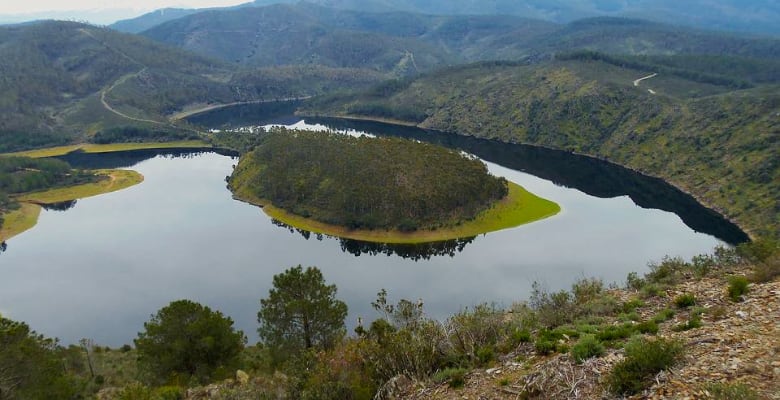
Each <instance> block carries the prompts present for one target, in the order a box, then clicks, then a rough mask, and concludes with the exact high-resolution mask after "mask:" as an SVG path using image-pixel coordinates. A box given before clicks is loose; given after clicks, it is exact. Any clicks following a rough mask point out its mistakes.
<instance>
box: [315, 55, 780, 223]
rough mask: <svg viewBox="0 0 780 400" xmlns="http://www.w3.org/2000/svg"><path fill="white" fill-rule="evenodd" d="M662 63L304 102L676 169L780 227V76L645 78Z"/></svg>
mask: <svg viewBox="0 0 780 400" xmlns="http://www.w3.org/2000/svg"><path fill="white" fill-rule="evenodd" d="M653 72H654V71H653V70H643V69H631V68H625V67H620V66H616V65H613V64H611V63H608V62H605V61H603V60H588V59H586V58H585V59H571V60H559V61H554V62H550V63H545V64H540V65H532V66H524V65H519V64H512V63H485V64H477V65H471V66H466V67H456V68H452V69H449V70H446V71H443V72H440V73H435V74H429V75H426V76H424V77H421V78H419V79H415V80H412V81H406V82H398V83H396V84H395V85H384V86H382V87H380V88H375V89H374V90H372V91H370V92H366V93H364V94H362V95H357V96H333V97H329V98H323V99H320V100H319V101H318V102H316V103H313V104H312V105H311V106H310V107H309V108H308V109H305V110H302V111H303V113H305V114H330V115H346V116H353V117H367V118H380V119H392V120H402V121H404V122H410V123H414V124H417V125H419V126H421V127H425V128H431V129H439V130H444V131H451V132H456V133H460V134H464V135H473V136H477V137H485V138H493V139H498V140H503V141H507V142H521V143H530V144H537V145H542V146H548V147H553V148H558V149H563V150H570V151H574V152H578V153H584V154H588V155H592V156H596V157H599V158H604V159H608V160H610V161H613V162H616V163H618V164H621V165H625V166H628V167H631V168H634V169H637V170H639V171H641V172H644V173H646V174H649V175H653V176H658V177H661V178H664V179H666V180H667V181H669V182H671V183H673V184H675V185H676V186H678V187H680V188H682V189H683V190H684V191H686V192H688V193H691V194H693V195H694V196H696V197H697V198H698V199H699V200H700V201H702V202H703V203H704V204H706V205H708V206H710V207H713V208H715V209H716V210H718V211H720V212H721V213H723V214H725V215H726V216H727V217H728V218H731V219H732V220H734V221H736V222H737V223H738V224H739V225H740V226H742V227H743V229H746V230H747V231H748V232H749V233H751V234H753V235H755V236H770V237H777V236H778V227H780V203H778V199H780V165H779V164H778V158H777V155H778V154H780V149H779V148H778V147H779V146H780V145H779V144H778V140H777V139H778V137H780V135H778V128H777V127H778V115H777V108H778V104H780V95H779V94H778V93H779V92H778V90H777V85H776V84H773V85H763V86H762V85H759V86H755V87H753V88H751V89H746V90H736V91H735V90H733V89H731V88H729V87H727V86H721V85H715V84H711V83H704V82H697V81H692V80H689V79H684V78H681V77H679V76H675V75H658V76H655V77H652V78H649V79H646V80H638V79H640V78H643V77H648V76H650V75H651V74H652V73H653ZM637 80H638V81H637ZM700 80H701V81H705V79H700ZM635 81H636V83H634V82H635Z"/></svg>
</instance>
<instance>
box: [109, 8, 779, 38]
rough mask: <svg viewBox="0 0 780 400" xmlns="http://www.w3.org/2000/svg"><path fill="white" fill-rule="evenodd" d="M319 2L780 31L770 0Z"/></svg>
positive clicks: (159, 18) (125, 25)
mask: <svg viewBox="0 0 780 400" xmlns="http://www.w3.org/2000/svg"><path fill="white" fill-rule="evenodd" d="M308 2H309V3H312V4H316V5H319V6H324V7H330V8H337V9H342V10H353V11H363V12H398V11H403V12H410V13H419V14H431V15H511V16H521V17H525V18H533V19H539V20H544V21H550V22H555V23H569V22H572V21H574V20H577V19H582V18H592V17H604V16H608V17H628V18H642V19H646V20H650V21H657V22H664V23H670V24H675V25H682V26H688V27H694V28H699V29H706V30H727V31H736V32H752V33H757V34H765V35H772V36H778V35H780V25H778V24H777V21H778V19H780V5H778V4H777V2H774V1H771V0H769V1H768V0H720V1H718V4H717V6H715V5H713V3H712V2H711V1H709V0H688V1H676V0H633V1H615V0H579V1H570V0H493V1H484V0H308ZM278 3H284V4H295V3H299V0H255V1H254V2H250V3H245V4H242V5H241V7H251V6H254V7H262V6H268V5H272V4H278ZM198 11H202V10H194V9H187V10H182V9H173V10H171V9H163V10H157V11H154V12H151V13H148V14H145V15H142V16H140V17H137V18H133V19H129V20H124V21H119V22H117V23H115V24H113V25H111V27H112V28H114V29H117V30H121V31H124V32H133V33H137V32H141V31H143V30H145V29H149V28H151V27H152V26H154V25H158V24H160V23H162V22H165V21H169V20H173V19H176V18H179V17H181V16H183V15H187V14H192V13H195V12H198Z"/></svg>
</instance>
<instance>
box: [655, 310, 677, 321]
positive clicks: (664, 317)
mask: <svg viewBox="0 0 780 400" xmlns="http://www.w3.org/2000/svg"><path fill="white" fill-rule="evenodd" d="M674 314H675V312H674V310H672V309H671V308H664V309H663V310H661V311H659V312H658V314H656V315H655V317H653V322H655V323H657V324H660V323H661V322H666V321H668V320H670V319H672V318H674Z"/></svg>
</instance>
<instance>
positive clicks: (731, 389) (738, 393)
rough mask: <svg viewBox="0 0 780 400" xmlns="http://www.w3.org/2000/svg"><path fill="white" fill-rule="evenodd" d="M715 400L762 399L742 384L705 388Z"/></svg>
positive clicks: (723, 384) (716, 385)
mask: <svg viewBox="0 0 780 400" xmlns="http://www.w3.org/2000/svg"><path fill="white" fill-rule="evenodd" d="M705 389H706V390H707V391H708V392H709V393H710V396H712V398H713V399H715V400H758V399H760V398H761V397H760V396H759V395H758V393H756V392H755V391H753V390H752V389H750V387H748V386H747V385H745V384H742V383H711V384H709V385H706V386H705Z"/></svg>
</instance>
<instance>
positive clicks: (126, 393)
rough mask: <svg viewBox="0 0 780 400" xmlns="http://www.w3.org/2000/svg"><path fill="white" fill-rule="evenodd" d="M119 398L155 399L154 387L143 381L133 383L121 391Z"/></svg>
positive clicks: (131, 399)
mask: <svg viewBox="0 0 780 400" xmlns="http://www.w3.org/2000/svg"><path fill="white" fill-rule="evenodd" d="M117 399H118V400H153V395H152V389H150V388H148V387H146V386H144V385H142V384H141V383H138V382H134V383H131V384H129V385H127V386H125V387H124V388H122V390H121V391H120V392H119V394H118V395H117Z"/></svg>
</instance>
